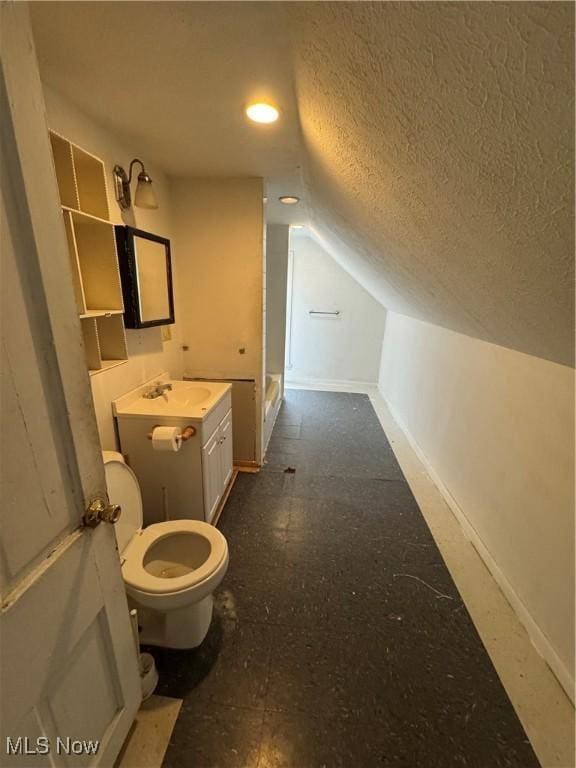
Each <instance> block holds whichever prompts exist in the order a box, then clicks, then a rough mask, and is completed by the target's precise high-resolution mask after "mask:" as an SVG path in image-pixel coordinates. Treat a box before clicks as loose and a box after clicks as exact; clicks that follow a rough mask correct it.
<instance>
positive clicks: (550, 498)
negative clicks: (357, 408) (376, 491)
mask: <svg viewBox="0 0 576 768" xmlns="http://www.w3.org/2000/svg"><path fill="white" fill-rule="evenodd" d="M379 386H380V390H381V392H382V395H383V396H384V398H385V399H386V400H387V402H388V404H389V406H390V408H391V410H392V412H393V414H394V415H395V417H396V418H397V420H398V422H399V423H400V425H401V426H402V427H403V429H404V430H405V432H406V433H407V434H408V436H409V438H411V440H412V441H413V443H414V444H415V447H417V449H418V451H419V452H420V454H421V455H422V456H423V457H424V459H425V461H426V463H427V464H428V467H429V470H430V473H431V475H432V476H433V478H434V479H435V480H436V481H437V482H438V484H439V485H440V486H442V487H443V489H444V491H445V492H446V493H447V494H449V496H450V497H451V502H452V508H453V509H455V511H456V514H457V516H459V517H460V519H461V522H463V523H464V525H465V527H466V528H467V530H468V533H469V535H471V537H472V540H473V541H474V543H475V545H476V546H477V548H478V549H479V551H480V554H482V555H483V557H484V559H485V562H486V563H487V565H488V567H489V568H490V570H491V571H492V573H493V574H494V575H495V577H496V579H497V581H498V582H499V584H500V586H501V587H502V589H503V591H504V592H505V594H506V596H507V597H508V599H509V600H510V602H511V603H512V605H513V606H514V608H515V609H516V611H517V613H518V614H519V616H520V619H521V620H522V621H523V622H524V623H525V625H526V627H527V629H528V631H529V633H530V635H531V637H532V640H533V642H534V643H535V645H536V647H537V648H538V649H539V650H540V652H541V653H542V654H543V655H544V657H545V658H546V660H547V661H548V663H549V664H550V666H551V667H552V669H553V670H554V672H555V673H556V675H557V676H558V678H559V679H560V681H561V682H562V683H563V685H564V686H565V688H566V689H567V690H569V694H570V695H571V696H572V697H573V680H574V650H573V649H574V371H573V369H571V368H568V367H565V366H562V365H558V364H556V363H551V362H548V361H546V360H542V359H540V358H536V357H532V356H529V355H525V354H523V353H520V352H515V351H513V350H510V349H506V348H504V347H500V346H496V345H494V344H490V343H487V342H483V341H479V340H477V339H473V338H470V337H467V336H463V335H461V334H457V333H454V332H452V331H448V330H445V329H442V328H439V327H438V326H434V325H429V324H427V323H423V322H420V321H418V320H414V319H411V318H408V317H406V316H403V315H398V314H395V313H390V312H389V313H388V317H387V321H386V332H385V337H384V344H383V351H382V363H381V371H380V381H379Z"/></svg>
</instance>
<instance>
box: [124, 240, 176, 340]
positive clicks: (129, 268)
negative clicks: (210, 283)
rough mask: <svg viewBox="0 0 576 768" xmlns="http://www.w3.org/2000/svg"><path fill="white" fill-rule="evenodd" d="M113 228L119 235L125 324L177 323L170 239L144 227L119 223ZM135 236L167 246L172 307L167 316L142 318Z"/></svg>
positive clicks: (167, 273) (167, 276) (145, 326)
mask: <svg viewBox="0 0 576 768" xmlns="http://www.w3.org/2000/svg"><path fill="white" fill-rule="evenodd" d="M114 231H115V234H116V248H117V250H118V264H119V266H120V278H121V281H122V296H123V299H124V325H125V326H126V328H152V327H153V326H156V325H172V324H173V323H174V291H173V287H172V261H171V256H170V240H167V239H166V238H165V237H160V235H153V234H152V233H151V232H144V231H143V230H141V229H136V228H135V227H129V226H122V225H117V226H115V227H114ZM135 237H140V238H143V239H145V240H152V241H154V242H155V243H161V244H162V245H164V247H165V249H166V283H167V286H168V306H169V309H170V315H169V316H168V317H162V318H158V319H156V320H147V321H143V320H142V317H141V316H140V296H139V294H138V276H137V274H136V271H137V264H136V253H135V249H134V238H135Z"/></svg>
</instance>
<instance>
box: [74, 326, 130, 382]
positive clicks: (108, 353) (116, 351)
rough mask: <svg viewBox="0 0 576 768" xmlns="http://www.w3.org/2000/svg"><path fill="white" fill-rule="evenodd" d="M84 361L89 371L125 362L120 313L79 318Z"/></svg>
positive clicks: (124, 338)
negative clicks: (84, 354) (84, 355)
mask: <svg viewBox="0 0 576 768" xmlns="http://www.w3.org/2000/svg"><path fill="white" fill-rule="evenodd" d="M80 325H81V326H82V337H83V339H84V351H85V353H86V363H87V365H88V370H89V371H90V372H91V373H97V372H98V371H102V370H106V369H108V368H112V367H113V366H114V365H119V364H120V363H123V362H126V360H127V358H128V354H127V351H126V333H125V331H124V323H123V322H122V314H121V313H117V314H115V315H109V316H104V315H98V316H87V317H83V318H81V322H80Z"/></svg>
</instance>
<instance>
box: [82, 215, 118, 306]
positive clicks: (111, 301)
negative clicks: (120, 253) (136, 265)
mask: <svg viewBox="0 0 576 768" xmlns="http://www.w3.org/2000/svg"><path fill="white" fill-rule="evenodd" d="M70 216H71V219H72V229H73V231H74V239H75V241H76V253H77V258H78V264H79V269H80V276H81V281H82V286H83V288H84V299H85V307H86V309H85V312H86V311H88V310H96V309H99V308H100V307H107V308H108V309H115V310H119V311H123V309H124V305H123V302H122V287H121V284H120V272H119V270H118V258H117V256H116V238H115V236H114V225H113V224H110V223H109V222H106V221H99V220H98V219H94V218H88V217H85V216H82V217H79V216H77V215H75V214H73V213H71V214H70ZM81 314H84V313H81Z"/></svg>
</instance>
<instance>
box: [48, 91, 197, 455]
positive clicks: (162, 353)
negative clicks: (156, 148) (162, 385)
mask: <svg viewBox="0 0 576 768" xmlns="http://www.w3.org/2000/svg"><path fill="white" fill-rule="evenodd" d="M44 97H45V101H46V111H47V118H48V125H49V127H50V128H51V129H53V130H54V131H56V132H57V133H60V134H61V135H62V136H65V137H66V138H67V139H70V140H71V141H73V142H75V143H76V144H79V145H80V146H81V147H84V148H85V149H86V150H88V151H89V152H92V153H93V154H95V155H97V156H98V157H100V158H101V159H102V160H103V161H104V163H105V165H106V173H107V178H106V180H107V182H108V205H109V208H110V218H111V221H113V222H114V223H116V224H122V223H125V224H131V225H132V226H137V227H139V228H140V229H143V230H146V231H149V232H154V233H155V234H157V235H162V236H163V237H167V238H169V239H172V237H173V231H172V204H171V196H170V190H169V186H168V180H167V178H166V177H165V175H164V174H163V173H162V172H161V171H160V170H159V169H158V168H156V167H155V166H154V159H153V158H149V157H147V156H145V155H144V156H141V155H139V150H138V147H137V146H133V145H132V144H131V143H127V142H122V141H121V140H120V139H119V138H117V137H116V136H114V135H113V134H111V133H109V132H108V131H106V130H104V129H102V128H101V127H100V126H99V125H97V124H96V123H94V122H93V121H92V120H90V119H89V118H88V117H86V116H85V115H84V114H83V113H82V112H80V111H79V110H78V109H76V108H75V107H74V106H73V105H72V104H71V103H70V102H68V101H66V100H65V99H64V98H62V97H61V96H60V95H59V94H58V93H56V92H55V91H54V90H53V89H51V88H48V87H46V86H45V87H44ZM140 156H141V158H142V160H143V161H144V163H145V164H146V170H147V171H148V173H149V174H150V175H151V177H152V179H153V183H154V190H155V192H156V197H157V199H158V206H159V207H158V209H157V210H145V209H143V208H137V207H134V206H133V208H132V209H131V210H130V211H128V212H127V213H124V214H122V212H121V210H120V208H119V206H118V203H117V202H116V200H115V198H114V192H113V188H112V168H113V166H114V165H115V164H116V163H119V164H120V165H123V166H124V167H125V168H126V169H128V165H129V164H130V160H131V159H132V158H133V157H140ZM172 246H174V243H172ZM177 261H178V254H177V249H176V248H174V247H172V268H173V272H174V281H175V282H176V283H177V282H178V264H177ZM180 311H181V306H180V305H179V303H178V296H177V295H176V297H175V315H176V324H175V325H174V326H170V329H171V336H172V339H171V340H169V341H163V340H162V328H161V327H158V328H146V329H143V330H139V331H136V330H129V331H126V337H127V342H128V355H129V359H128V362H127V363H125V364H124V365H120V366H118V367H117V368H111V369H110V370H107V371H102V372H100V373H97V374H95V375H93V376H91V377H90V383H91V385H92V394H93V398H94V406H95V409H96V418H97V421H98V431H99V434H100V441H101V443H102V448H104V449H108V450H114V449H116V448H117V444H116V436H115V431H114V422H113V416H112V407H111V401H112V400H114V399H115V398H117V397H119V396H120V395H122V394H124V393H125V392H128V391H129V390H131V389H134V387H137V386H138V385H139V384H142V383H143V382H144V381H147V380H148V379H151V378H153V377H154V376H157V375H158V374H160V373H162V372H163V371H168V372H169V373H170V375H171V376H173V377H175V378H178V377H180V376H181V375H182V351H181V341H180V331H179V327H180Z"/></svg>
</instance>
